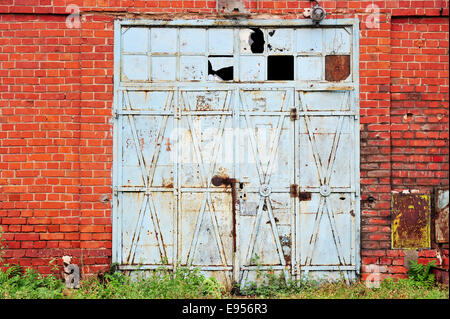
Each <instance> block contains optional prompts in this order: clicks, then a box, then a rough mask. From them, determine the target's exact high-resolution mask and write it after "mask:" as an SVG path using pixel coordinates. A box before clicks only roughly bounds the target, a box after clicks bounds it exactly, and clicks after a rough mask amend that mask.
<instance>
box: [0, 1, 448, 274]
mask: <svg viewBox="0 0 450 319" xmlns="http://www.w3.org/2000/svg"><path fill="white" fill-rule="evenodd" d="M319 2H320V4H321V5H322V6H323V7H325V9H326V10H327V12H328V13H329V15H328V18H344V17H345V18H353V17H358V18H359V20H360V21H361V23H360V29H361V32H360V92H361V96H360V100H361V102H360V107H361V187H362V189H361V190H362V203H361V239H362V240H361V249H362V250H361V256H362V262H363V267H362V271H363V273H364V274H363V278H364V277H366V276H367V275H368V272H370V270H368V269H367V265H372V264H376V265H380V266H384V267H385V272H386V274H388V275H393V276H397V277H398V276H400V277H401V276H405V273H406V268H405V267H403V263H404V252H403V251H402V250H392V249H390V248H391V247H390V232H391V229H390V224H391V219H390V205H391V192H392V190H402V189H420V190H423V191H429V190H431V189H432V187H434V186H444V185H448V150H447V148H448V79H446V78H447V76H448V20H447V19H448V12H449V11H448V0H442V1H441V0H431V1H414V0H413V1H400V0H393V1H364V0H362V1H319ZM69 4H76V5H79V6H80V11H81V28H72V29H71V28H68V27H67V25H66V23H65V21H66V17H67V13H66V9H67V6H68V5H69ZM370 4H376V5H377V6H378V7H379V9H380V17H379V18H380V20H379V26H375V27H374V26H373V25H370V22H373V20H371V18H372V17H373V16H370V14H371V13H373V10H372V11H370V10H368V9H367V8H368V7H367V6H368V5H370ZM215 6H216V5H215V1H175V0H174V1H156V0H153V1H150V0H148V1H145V0H0V138H1V139H0V225H1V226H2V228H3V231H4V232H5V233H4V238H5V245H6V246H7V248H6V249H5V250H4V252H5V257H6V261H7V262H10V263H21V264H22V265H27V266H33V267H36V268H38V269H39V270H40V271H41V272H48V271H49V265H48V263H49V261H50V259H51V258H60V257H61V256H62V255H63V254H71V255H73V256H74V262H76V263H78V264H80V265H82V266H83V272H84V273H85V274H87V273H95V272H96V271H98V270H100V269H103V268H105V267H107V265H108V263H109V262H110V256H111V205H110V202H109V201H108V200H110V199H111V164H112V138H111V136H112V125H111V120H110V119H111V106H112V98H113V82H112V81H113V77H112V76H113V44H114V43H113V21H114V19H116V18H118V17H125V16H126V17H127V18H137V19H138V18H140V16H139V14H143V17H145V18H146V19H151V18H161V17H164V18H171V17H176V18H184V19H191V18H202V17H208V18H216V17H217V16H216V15H215V13H214V8H215ZM246 6H247V8H251V9H250V11H251V12H253V13H256V8H257V3H256V1H246ZM307 7H310V1H303V0H302V1H261V2H260V12H259V13H261V14H263V15H260V16H258V15H256V16H255V17H254V18H265V19H267V18H272V17H273V18H299V19H301V18H303V17H302V12H303V9H304V8H307ZM130 13H134V14H130ZM405 17H406V18H405ZM368 19H369V20H368ZM367 22H369V24H368V23H367ZM436 45H437V46H436ZM402 59H404V60H402ZM408 113H410V114H408ZM369 197H370V198H369ZM369 199H370V200H369ZM372 199H373V200H372ZM446 254H447V256H448V249H447V251H446ZM435 255H436V251H435V250H434V249H432V250H423V251H421V252H420V258H422V257H424V258H429V259H431V258H434V257H435ZM419 260H420V261H425V260H422V259H419ZM444 263H446V265H447V267H448V257H447V259H446V261H444Z"/></svg>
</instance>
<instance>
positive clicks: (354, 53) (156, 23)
mask: <svg viewBox="0 0 450 319" xmlns="http://www.w3.org/2000/svg"><path fill="white" fill-rule="evenodd" d="M130 26H149V27H152V26H153V27H191V28H192V27H196V28H206V27H208V28H213V27H219V28H221V27H230V28H245V27H274V28H285V27H290V28H294V27H314V24H313V23H312V21H311V20H310V19H286V20H284V19H273V20H260V19H255V20H247V19H242V20H212V19H192V20H172V21H161V20H115V21H114V97H113V105H112V115H113V163H112V193H113V197H112V198H113V200H112V215H111V217H112V262H113V263H115V262H120V261H121V257H120V255H121V249H122V248H121V227H120V224H121V214H120V212H119V210H118V191H117V186H118V185H119V179H120V178H121V168H120V165H119V164H120V163H119V154H120V152H119V148H120V147H121V145H119V139H120V132H119V131H120V127H119V126H120V122H119V116H118V114H119V112H120V110H121V104H122V101H121V97H120V96H121V94H120V92H121V91H122V90H126V89H127V88H139V89H143V90H145V89H152V90H155V89H157V88H161V89H163V88H167V87H168V84H167V83H152V82H144V83H141V82H140V83H132V84H130V83H122V82H121V80H120V72H121V63H120V61H121V60H120V59H121V46H122V43H121V28H122V27H130ZM334 26H338V27H343V26H347V27H351V28H352V30H353V38H352V47H351V74H352V81H351V82H342V83H340V82H337V83H335V82H328V83H324V82H309V81H295V80H294V81H276V82H271V81H266V82H265V83H269V82H270V85H271V87H280V88H281V87H286V88H287V87H290V88H293V89H294V95H297V92H298V91H316V90H317V91H322V90H352V91H353V94H351V95H352V96H353V101H352V104H353V105H354V106H355V114H354V117H355V130H354V146H355V149H354V165H355V172H354V174H355V175H354V176H355V185H354V187H355V190H356V194H355V196H356V200H355V210H356V212H355V228H356V229H355V234H354V238H355V243H354V245H355V246H354V247H355V252H354V256H355V267H356V274H359V273H360V267H361V257H360V197H361V196H360V169H359V168H360V136H359V132H360V130H359V99H360V97H359V20H358V19H357V18H351V19H326V20H324V21H322V22H321V23H320V26H319V28H328V27H334ZM237 41H239V40H238V39H237V40H236V39H235V43H236V42H237ZM171 84H173V83H171ZM189 85H190V87H191V88H193V87H196V86H198V87H199V88H200V87H202V88H205V87H206V86H211V87H215V86H217V84H215V83H207V84H205V83H192V82H191V83H189ZM218 85H220V86H221V87H222V88H223V89H230V90H235V92H236V93H237V92H238V91H239V90H240V89H241V88H243V87H249V86H252V85H253V84H252V83H249V82H234V83H229V84H228V83H219V84H218ZM183 86H186V82H184V83H182V82H178V84H177V87H176V88H175V90H176V91H178V90H180V89H181V88H182V87H183ZM175 96H176V98H178V92H176V93H175ZM234 98H237V97H236V96H235V97H234ZM295 104H297V100H296V99H295ZM296 107H297V105H296ZM295 131H296V132H297V133H298V129H296V130H295ZM297 143H298V138H296V139H295V144H296V145H297ZM297 152H298V150H297V149H296V150H295V155H293V156H294V157H295V160H296V161H297V160H298V155H297ZM295 167H297V162H296V163H295ZM294 174H295V175H297V174H298V173H297V172H295V173H294ZM296 178H297V177H296ZM296 205H298V203H296ZM296 215H297V214H296ZM295 222H296V225H297V222H298V219H297V216H295ZM295 227H297V226H295ZM174 245H176V243H174ZM175 262H177V261H175ZM239 266H241V265H239ZM233 267H236V263H235V264H234V265H233ZM291 267H292V275H298V274H299V268H298V267H299V261H297V262H296V265H295V267H294V265H292V266H291ZM168 268H170V269H171V268H174V267H168ZM294 268H295V269H294ZM235 272H236V270H234V271H233V273H235Z"/></svg>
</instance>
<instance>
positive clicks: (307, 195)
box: [298, 192, 311, 200]
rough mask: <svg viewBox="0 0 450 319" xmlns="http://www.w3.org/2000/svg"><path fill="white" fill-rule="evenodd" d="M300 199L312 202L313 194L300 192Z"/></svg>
mask: <svg viewBox="0 0 450 319" xmlns="http://www.w3.org/2000/svg"><path fill="white" fill-rule="evenodd" d="M298 199H299V200H311V193H310V192H299V193H298Z"/></svg>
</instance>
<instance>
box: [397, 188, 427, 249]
mask: <svg viewBox="0 0 450 319" xmlns="http://www.w3.org/2000/svg"><path fill="white" fill-rule="evenodd" d="M391 209H392V248H430V246H431V237H430V229H431V227H430V221H431V196H430V195H429V194H403V193H395V194H392V207H391Z"/></svg>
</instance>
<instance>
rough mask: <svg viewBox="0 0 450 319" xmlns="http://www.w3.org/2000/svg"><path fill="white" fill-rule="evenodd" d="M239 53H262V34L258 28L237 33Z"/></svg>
mask: <svg viewBox="0 0 450 319" xmlns="http://www.w3.org/2000/svg"><path fill="white" fill-rule="evenodd" d="M239 38H240V42H241V53H263V52H264V43H265V42H266V41H265V40H264V33H263V32H262V30H261V29H260V28H249V29H242V30H240V31H239Z"/></svg>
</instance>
